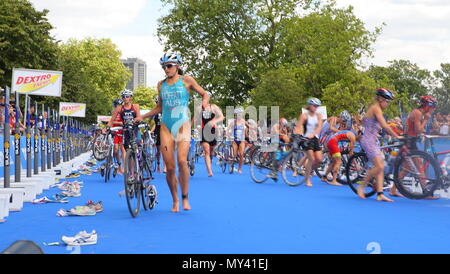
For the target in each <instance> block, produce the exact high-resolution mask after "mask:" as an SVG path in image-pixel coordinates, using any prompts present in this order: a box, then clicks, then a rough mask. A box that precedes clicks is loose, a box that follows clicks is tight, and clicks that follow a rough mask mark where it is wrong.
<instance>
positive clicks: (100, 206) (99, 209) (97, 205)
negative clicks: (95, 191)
mask: <svg viewBox="0 0 450 274" xmlns="http://www.w3.org/2000/svg"><path fill="white" fill-rule="evenodd" d="M86 206H88V207H91V208H93V209H95V212H103V202H102V201H99V202H98V203H94V202H92V201H91V200H89V201H88V202H87V204H86Z"/></svg>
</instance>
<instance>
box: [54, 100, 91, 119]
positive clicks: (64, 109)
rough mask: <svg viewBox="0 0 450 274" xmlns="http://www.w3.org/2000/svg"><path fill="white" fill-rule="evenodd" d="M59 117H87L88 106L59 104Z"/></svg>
mask: <svg viewBox="0 0 450 274" xmlns="http://www.w3.org/2000/svg"><path fill="white" fill-rule="evenodd" d="M59 115H60V116H70V117H85V116H86V104H81V103H64V102H60V103H59Z"/></svg>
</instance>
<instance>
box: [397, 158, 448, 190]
mask: <svg viewBox="0 0 450 274" xmlns="http://www.w3.org/2000/svg"><path fill="white" fill-rule="evenodd" d="M441 178H442V172H441V169H440V166H439V164H438V163H437V161H436V160H435V159H434V158H433V157H432V156H431V155H429V154H428V153H426V152H423V151H417V150H415V151H410V152H409V153H408V154H407V155H401V156H400V158H399V159H398V160H397V161H396V162H395V164H394V183H395V186H396V187H397V188H398V190H399V191H400V193H401V194H403V195H404V196H405V197H408V198H409V199H423V198H426V197H430V196H433V193H434V191H435V190H436V189H437V188H438V187H439V186H440V185H441V183H442V182H441Z"/></svg>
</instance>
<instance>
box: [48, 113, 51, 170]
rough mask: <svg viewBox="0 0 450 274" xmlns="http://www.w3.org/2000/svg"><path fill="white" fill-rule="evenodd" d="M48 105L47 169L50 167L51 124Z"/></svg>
mask: <svg viewBox="0 0 450 274" xmlns="http://www.w3.org/2000/svg"><path fill="white" fill-rule="evenodd" d="M51 121H52V120H51V112H50V107H47V169H49V170H50V169H52V135H51V134H52V125H51Z"/></svg>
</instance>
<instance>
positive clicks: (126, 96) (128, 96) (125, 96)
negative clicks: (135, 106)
mask: <svg viewBox="0 0 450 274" xmlns="http://www.w3.org/2000/svg"><path fill="white" fill-rule="evenodd" d="M122 98H131V96H130V95H124V96H122Z"/></svg>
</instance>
